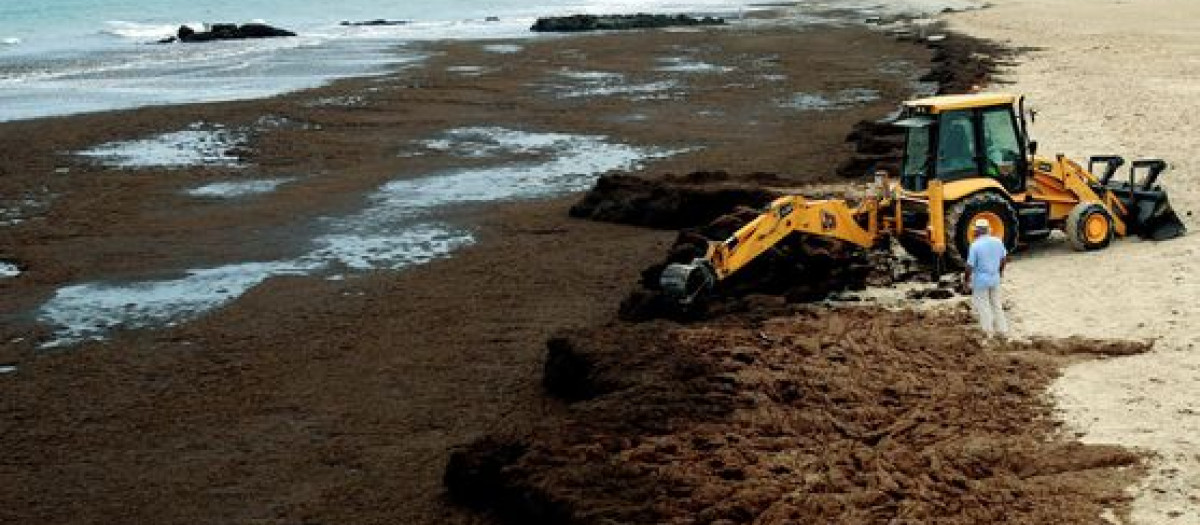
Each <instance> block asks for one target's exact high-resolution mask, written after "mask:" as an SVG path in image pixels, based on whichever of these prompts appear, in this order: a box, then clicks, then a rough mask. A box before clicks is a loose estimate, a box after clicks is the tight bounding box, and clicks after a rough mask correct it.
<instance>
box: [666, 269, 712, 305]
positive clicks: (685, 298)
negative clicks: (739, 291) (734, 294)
mask: <svg viewBox="0 0 1200 525" xmlns="http://www.w3.org/2000/svg"><path fill="white" fill-rule="evenodd" d="M716 282H717V277H716V272H714V271H713V269H712V267H711V266H710V265H709V262H708V261H707V260H704V259H696V260H695V261H692V262H691V263H690V264H682V263H673V264H669V265H667V267H666V268H664V269H663V272H662V275H661V276H660V277H659V284H661V285H662V288H663V290H664V291H666V292H667V294H668V295H670V296H671V297H672V298H674V299H675V300H676V301H678V302H679V304H683V305H688V304H691V303H692V302H694V301H695V300H696V299H698V298H700V297H702V296H703V295H704V294H707V293H708V292H709V290H712V288H713V286H714V285H716Z"/></svg>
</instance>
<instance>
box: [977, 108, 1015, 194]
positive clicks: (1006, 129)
mask: <svg viewBox="0 0 1200 525" xmlns="http://www.w3.org/2000/svg"><path fill="white" fill-rule="evenodd" d="M983 130H984V137H986V138H987V141H986V143H985V144H984V146H985V147H986V148H987V151H986V152H985V154H986V155H987V157H986V163H987V166H986V167H985V174H986V175H987V176H989V177H997V178H1001V179H1006V178H1009V177H1011V176H1012V175H1013V172H1014V171H1016V170H1017V169H1018V163H1019V162H1020V159H1021V146H1020V141H1019V140H1018V139H1017V128H1016V123H1015V122H1014V121H1013V117H1012V113H1011V112H1010V111H1009V110H1008V108H992V109H988V110H985V111H984V112H983Z"/></svg>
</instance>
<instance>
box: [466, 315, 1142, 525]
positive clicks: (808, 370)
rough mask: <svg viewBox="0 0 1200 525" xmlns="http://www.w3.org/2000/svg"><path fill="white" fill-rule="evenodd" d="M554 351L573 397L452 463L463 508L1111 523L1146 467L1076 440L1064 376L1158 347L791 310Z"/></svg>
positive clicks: (553, 379) (644, 329)
mask: <svg viewBox="0 0 1200 525" xmlns="http://www.w3.org/2000/svg"><path fill="white" fill-rule="evenodd" d="M758 300H759V301H760V302H761V303H762V304H761V305H760V307H759V308H756V309H754V311H756V312H758V313H756V314H754V315H745V314H742V315H736V316H726V317H723V318H720V319H718V320H714V321H710V322H706V323H698V324H693V325H678V324H673V323H666V322H661V321H658V322H651V323H643V324H614V325H609V326H605V327H599V328H594V329H584V330H577V331H573V332H569V333H564V334H562V335H561V336H560V337H556V338H554V339H551V340H550V342H549V345H548V346H549V350H550V352H549V357H548V360H547V366H546V376H545V386H546V388H547V390H548V391H549V392H550V393H551V394H554V395H558V396H559V397H563V398H566V399H573V400H576V401H575V402H573V404H571V405H570V409H569V410H568V411H566V412H565V413H564V414H563V415H562V416H561V417H554V418H551V419H548V420H546V421H543V422H542V424H541V425H539V426H538V427H537V428H536V429H535V430H533V431H532V432H530V433H528V434H523V435H507V436H506V435H497V436H490V437H486V438H483V439H481V440H478V441H476V442H474V443H472V444H470V445H468V446H465V447H462V448H460V449H459V450H457V451H456V453H455V454H454V455H453V456H452V458H451V460H450V463H449V466H448V469H447V472H446V478H445V481H446V485H447V487H448V489H449V491H450V493H451V495H452V496H453V497H455V498H456V499H457V500H459V501H461V502H464V503H466V504H469V505H473V506H476V507H478V508H486V509H491V510H492V511H494V512H495V513H496V514H498V515H499V516H501V517H504V518H506V519H507V520H508V521H509V522H511V523H571V524H574V523H580V524H585V523H714V524H716V523H1095V522H1096V521H1097V520H1098V519H1099V516H1100V514H1101V512H1102V511H1103V509H1104V508H1106V507H1117V508H1119V507H1120V506H1121V505H1122V504H1123V502H1124V501H1125V496H1123V495H1122V487H1123V485H1124V483H1125V482H1128V481H1129V480H1130V478H1131V476H1133V475H1134V474H1135V473H1136V470H1137V468H1136V467H1137V465H1138V464H1139V456H1138V455H1137V454H1135V453H1134V452H1131V451H1129V450H1126V449H1122V448H1119V447H1113V446H1098V445H1084V444H1080V443H1078V442H1076V441H1074V440H1073V439H1072V438H1071V436H1067V435H1064V433H1063V432H1062V431H1061V429H1060V426H1059V424H1058V423H1057V422H1056V421H1055V420H1054V418H1053V417H1052V413H1051V406H1050V404H1049V403H1048V402H1047V400H1045V399H1044V398H1043V394H1042V393H1043V392H1044V391H1045V389H1046V387H1047V386H1048V384H1049V383H1050V381H1051V380H1052V379H1053V378H1054V377H1055V376H1056V374H1057V368H1058V366H1059V365H1060V364H1061V360H1062V359H1065V358H1067V357H1065V356H1071V355H1076V354H1100V355H1106V354H1111V355H1121V354H1128V353H1136V352H1141V351H1145V350H1146V349H1147V348H1146V345H1144V344H1141V343H1111V342H1103V343H1101V342H1096V341H1087V340H1081V339H1070V340H1063V341H1033V342H1028V343H1020V344H1008V345H1003V346H991V347H986V348H985V347H984V345H983V343H982V341H981V340H980V339H979V334H978V332H977V331H975V330H974V329H973V328H970V327H969V317H968V314H967V313H966V311H965V310H962V309H953V308H951V309H943V310H942V311H936V312H914V311H888V310H884V309H878V308H873V307H851V308H827V307H820V306H811V305H809V306H786V305H783V304H782V302H781V301H773V300H771V299H767V298H759V299H758Z"/></svg>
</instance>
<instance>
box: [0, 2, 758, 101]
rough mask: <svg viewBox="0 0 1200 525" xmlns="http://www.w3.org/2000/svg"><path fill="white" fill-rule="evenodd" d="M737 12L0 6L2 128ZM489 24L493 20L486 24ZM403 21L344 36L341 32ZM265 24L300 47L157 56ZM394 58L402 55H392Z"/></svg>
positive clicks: (623, 5) (238, 94)
mask: <svg viewBox="0 0 1200 525" xmlns="http://www.w3.org/2000/svg"><path fill="white" fill-rule="evenodd" d="M745 3H746V2H745V1H736V0H657V1H656V0H645V1H639V2H628V1H612V0H608V1H604V0H489V1H472V0H438V1H432V2H379V1H378V0H338V1H336V2H328V1H317V0H274V1H258V2H246V1H244V0H243V1H235V0H215V1H212V0H206V1H196V0H190V1H185V0H154V1H148V0H36V1H34V0H0V121H6V120H18V119H28V118H37V117H44V116H54V115H66V114H73V113H81V112H89V111H101V110H109V109H123V108H130V107H138V106H145V105H155V104H177V103H187V102H207V101H220V100H236V99H246V98H258V97H266V96H271V95H275V94H279V93H283V92H287V91H292V90H296V89H303V88H308V87H314V86H317V85H321V84H323V83H326V82H328V81H330V80H332V79H336V78H342V77H347V76H358V75H369V74H374V73H381V72H384V71H388V70H392V69H395V68H396V67H398V66H399V65H402V64H404V63H406V62H412V61H416V60H419V59H420V58H421V57H420V55H419V54H416V53H405V52H404V51H403V46H404V45H405V44H406V43H411V42H414V41H421V40H436V39H447V38H483V39H487V38H493V39H507V38H531V37H532V35H531V34H530V33H529V31H528V27H529V25H530V24H531V23H532V22H533V20H534V19H535V18H537V17H538V16H550V15H564V14H574V13H632V12H643V11H649V12H691V13H717V14H726V15H728V14H736V13H737V12H739V11H741V10H742V9H744V7H743V6H744V4H745ZM489 17H494V18H497V19H498V20H491V21H489V20H487V19H488V18H489ZM374 19H390V20H408V21H412V22H413V23H411V24H408V25H404V26H395V27H344V26H341V25H339V23H340V22H341V21H343V20H351V21H360V20H374ZM251 21H259V22H266V23H269V24H272V25H275V26H279V27H283V28H286V29H290V30H293V31H295V32H297V33H299V35H300V36H298V37H296V38H284V39H266V40H253V41H237V42H216V43H209V44H175V45H157V44H152V42H154V41H156V40H159V39H162V38H164V37H167V36H171V35H172V34H174V32H175V31H176V29H177V28H178V27H179V26H180V25H183V24H187V25H192V26H193V27H197V26H200V25H201V24H203V23H213V22H233V23H246V22H251ZM397 48H399V50H398V49H397Z"/></svg>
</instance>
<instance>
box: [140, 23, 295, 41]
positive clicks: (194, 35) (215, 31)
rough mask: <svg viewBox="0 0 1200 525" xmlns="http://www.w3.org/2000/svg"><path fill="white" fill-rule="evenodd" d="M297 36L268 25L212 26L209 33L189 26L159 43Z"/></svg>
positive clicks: (180, 28)
mask: <svg viewBox="0 0 1200 525" xmlns="http://www.w3.org/2000/svg"><path fill="white" fill-rule="evenodd" d="M285 36H296V33H293V32H291V31H288V30H286V29H280V28H278V27H274V26H269V25H266V24H242V25H240V26H239V25H237V24H212V25H211V26H209V27H208V30H207V31H196V30H195V29H192V28H191V27H188V26H179V31H177V32H176V34H175V37H172V38H166V39H163V40H160V41H159V43H163V44H169V43H171V42H189V43H192V42H213V41H216V40H243V39H247V38H277V37H285Z"/></svg>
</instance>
